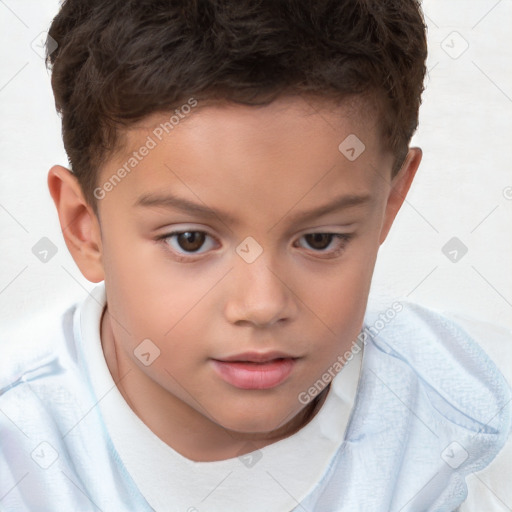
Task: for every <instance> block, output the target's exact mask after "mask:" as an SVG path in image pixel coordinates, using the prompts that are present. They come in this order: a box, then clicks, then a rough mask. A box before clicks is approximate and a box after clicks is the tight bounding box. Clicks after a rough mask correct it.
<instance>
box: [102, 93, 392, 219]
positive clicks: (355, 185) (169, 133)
mask: <svg viewBox="0 0 512 512" xmlns="http://www.w3.org/2000/svg"><path fill="white" fill-rule="evenodd" d="M191 105H194V102H191V101H188V102H187V103H184V106H182V107H181V108H180V107H177V108H176V109H174V110H173V111H170V112H159V113H154V114H152V115H150V116H148V117H146V118H144V119H143V120H142V121H140V122H138V123H137V124H135V125H133V126H131V127H130V129H129V130H127V131H126V132H125V134H124V135H125V138H124V144H123V147H122V150H121V151H119V152H118V153H117V154H116V155H115V158H113V159H112V160H111V161H110V162H108V163H107V165H106V166H104V167H103V168H102V172H101V175H100V176H101V178H100V184H102V183H105V182H106V181H108V180H109V179H110V178H111V177H112V176H113V175H114V174H115V173H116V170H118V169H120V168H121V167H124V168H125V170H126V171H128V172H124V173H122V174H123V180H122V183H121V182H120V183H119V184H116V186H115V190H113V192H112V193H111V194H110V195H109V199H110V200H112V199H114V196H115V197H116V198H117V199H118V200H123V201H124V202H125V203H126V204H130V205H133V204H135V203H136V202H137V199H138V198H140V197H141V196H142V195H148V194H151V193H163V192H165V191H166V190H168V191H169V192H176V191H178V192H180V193H181V194H182V195H185V196H187V197H188V198H191V199H195V200H196V201H197V200H202V199H204V200H203V202H209V203H210V206H212V207H215V206H216V204H211V203H212V202H213V203H217V204H224V205H226V204H228V205H229V204H231V205H235V203H238V206H241V205H242V204H243V205H245V206H246V207H256V206H259V209H261V206H262V205H268V206H270V205H273V206H277V207H280V208H285V207H290V206H292V203H293V202H294V201H296V202H298V201H300V202H301V205H303V206H304V207H307V206H308V205H309V206H312V205H314V204H317V203H318V197H325V195H326V194H327V195H332V196H333V197H334V196H336V195H339V194H340V193H344V192H346V193H353V194H355V193H363V194H364V193H366V194H371V193H374V192H375V191H376V189H378V187H379V186H382V184H385V177H386V176H389V175H390V169H391V164H392V156H391V155H390V154H387V153H385V152H383V151H382V150H381V144H380V140H379V136H378V130H377V126H376V122H375V119H376V116H375V115H374V113H373V111H372V109H371V108H370V107H369V105H368V104H366V103H364V102H362V101H360V100H354V101H348V100H347V101H345V102H343V103H341V104H334V103H332V102H327V101H322V102H321V101H315V100H312V99H309V98H306V97H285V98H281V99H279V100H276V101H274V102H273V103H271V104H269V105H264V106H247V105H238V104H232V103H198V102H195V106H191ZM185 106H186V107H187V108H185ZM145 148H148V149H145ZM283 198H284V199H283ZM235 209H236V208H234V207H233V210H235Z"/></svg>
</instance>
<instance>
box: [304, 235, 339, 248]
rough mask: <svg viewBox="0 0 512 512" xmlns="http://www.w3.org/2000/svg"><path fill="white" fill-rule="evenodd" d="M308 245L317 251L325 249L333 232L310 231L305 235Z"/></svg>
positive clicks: (330, 240)
mask: <svg viewBox="0 0 512 512" xmlns="http://www.w3.org/2000/svg"><path fill="white" fill-rule="evenodd" d="M304 238H305V239H306V241H307V243H308V245H309V246H310V247H311V248H312V249H315V250H317V251H321V250H324V249H327V247H329V245H330V243H331V242H332V239H333V238H334V234H332V233H311V234H309V235H305V236H304Z"/></svg>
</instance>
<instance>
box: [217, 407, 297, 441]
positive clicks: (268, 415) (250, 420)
mask: <svg viewBox="0 0 512 512" xmlns="http://www.w3.org/2000/svg"><path fill="white" fill-rule="evenodd" d="M268 409H269V408H267V410H265V411H261V412H259V411H257V410H255V409H254V408H243V409H242V408H238V409H234V410H233V412H235V413H236V416H232V415H229V417H224V419H223V421H222V422H219V421H217V423H218V424H220V425H221V426H222V427H223V428H225V429H227V430H230V431H232V432H237V433H238V434H254V435H256V434H259V435H261V437H266V436H270V437H272V434H275V435H277V436H278V435H282V434H283V433H284V432H285V431H286V430H287V428H285V427H286V425H287V424H288V423H290V422H291V421H292V420H293V419H294V418H295V416H296V415H297V414H298V413H299V412H300V410H299V411H295V412H293V413H289V412H288V413H286V411H282V412H281V414H277V411H278V410H279V409H277V408H274V409H273V410H270V411H269V410H268ZM294 423H295V422H294Z"/></svg>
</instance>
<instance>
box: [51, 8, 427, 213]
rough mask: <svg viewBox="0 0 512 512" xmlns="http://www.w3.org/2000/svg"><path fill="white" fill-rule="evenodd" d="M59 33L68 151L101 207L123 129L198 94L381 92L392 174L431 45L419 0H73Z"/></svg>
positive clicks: (56, 28)
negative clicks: (104, 177) (102, 177)
mask: <svg viewBox="0 0 512 512" xmlns="http://www.w3.org/2000/svg"><path fill="white" fill-rule="evenodd" d="M48 34H49V36H50V37H51V38H53V39H54V40H55V41H56V42H57V45H58V46H57V48H56V49H54V46H55V43H53V41H52V44H51V45H50V44H49V42H48V41H51V40H50V39H49V38H48V39H47V53H46V65H47V67H48V68H49V69H51V71H52V78H51V84H52V89H53V93H54V96H55V106H56V109H57V111H58V113H59V114H60V115H61V117H62V137H63V142H64V147H65V149H66V152H67V155H68V160H69V163H70V167H71V170H72V172H73V173H74V175H75V176H76V177H77V180H78V182H79V183H80V186H81V188H82V191H83V193H84V197H85V198H86V200H87V201H88V203H89V204H90V205H92V207H93V208H94V210H95V212H96V213H97V209H96V208H97V205H96V201H95V197H94V195H93V190H94V187H95V186H96V181H97V178H98V176H97V174H98V169H99V168H100V167H101V165H103V164H104V163H105V162H106V161H107V160H108V158H109V157H110V156H111V155H112V153H113V152H115V151H116V150H117V149H119V146H120V144H121V139H122V137H121V135H122V128H123V127H129V126H130V125H131V124H134V123H136V122H137V121H139V120H141V119H142V118H144V117H145V116H147V115H149V114H152V113H156V112H168V111H172V110H173V109H174V108H175V107H177V106H179V105H180V104H183V103H186V101H187V99H188V98H190V97H194V98H196V99H197V100H199V101H201V100H224V101H229V102H233V103H239V104H244V105H265V104H269V103H271V102H272V101H274V100H275V99H276V98H277V97H279V96H282V95H292V94H295V95H296V94H307V95H310V96H313V97H317V98H318V99H323V100H332V101H333V102H337V101H342V100H343V99H344V98H347V97H349V96H354V95H356V96H357V95H360V96H362V95H366V96H371V97H373V98H375V99H376V100H377V105H378V106H379V110H378V111H379V116H378V126H379V129H380V132H381V134H382V141H383V144H384V147H385V149H386V150H389V151H391V152H392V153H393V155H394V158H395V164H394V166H393V169H392V177H393V176H395V175H396V173H397V172H398V170H399V168H400V165H401V163H402V161H403V158H404V157H405V155H406V153H407V149H408V145H409V143H410V139H411V137H412V135H413V133H414V131H415V130H416V127H417V125H418V111H419V106H420V103H421V94H422V92H423V81H424V76H425V71H426V68H425V60H426V57H427V44H426V26H425V23H424V18H423V15H422V12H421V8H420V5H419V3H418V1H417V0H314V1H312V0H109V1H105V0H64V2H63V3H62V5H61V8H60V10H59V12H58V14H57V15H56V16H55V18H54V19H53V21H52V23H51V26H50V29H49V32H48ZM50 48H51V50H52V51H50Z"/></svg>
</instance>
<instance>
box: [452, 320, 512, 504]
mask: <svg viewBox="0 0 512 512" xmlns="http://www.w3.org/2000/svg"><path fill="white" fill-rule="evenodd" d="M444 314H445V315H446V316H447V317H448V318H450V319H451V320H453V321H454V322H456V323H457V324H458V325H460V326H461V327H462V328H463V329H465V330H466V331H467V332H468V333H469V335H470V336H472V337H473V339H474V340H475V341H476V342H477V343H478V344H479V345H480V346H481V347H482V348H483V349H484V350H485V351H486V353H487V354H488V355H489V356H490V357H491V359H492V360H493V361H494V362H495V364H496V366H497V367H498V368H499V369H500V371H501V373H502V374H503V376H504V377H505V379H507V381H508V383H509V384H510V383H512V331H511V330H509V329H507V328H505V327H502V326H498V325H495V324H492V323H489V322H484V321H481V320H477V319H474V318H471V317H469V316H464V315H461V314H458V313H453V312H448V311H446V312H444ZM511 469H512V436H509V438H508V440H507V442H506V444H505V446H504V447H503V449H502V450H501V451H500V453H499V454H498V455H497V457H496V458H495V459H494V461H493V462H492V463H491V464H490V465H489V466H488V467H487V468H485V469H483V470H482V471H479V472H477V473H474V474H472V475H470V476H469V477H468V478H467V484H468V498H467V500H466V501H465V502H464V503H463V504H462V505H461V507H460V511H461V512H480V511H481V510H493V511H496V512H499V511H508V510H510V507H512V487H511V486H510V471H511Z"/></svg>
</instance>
